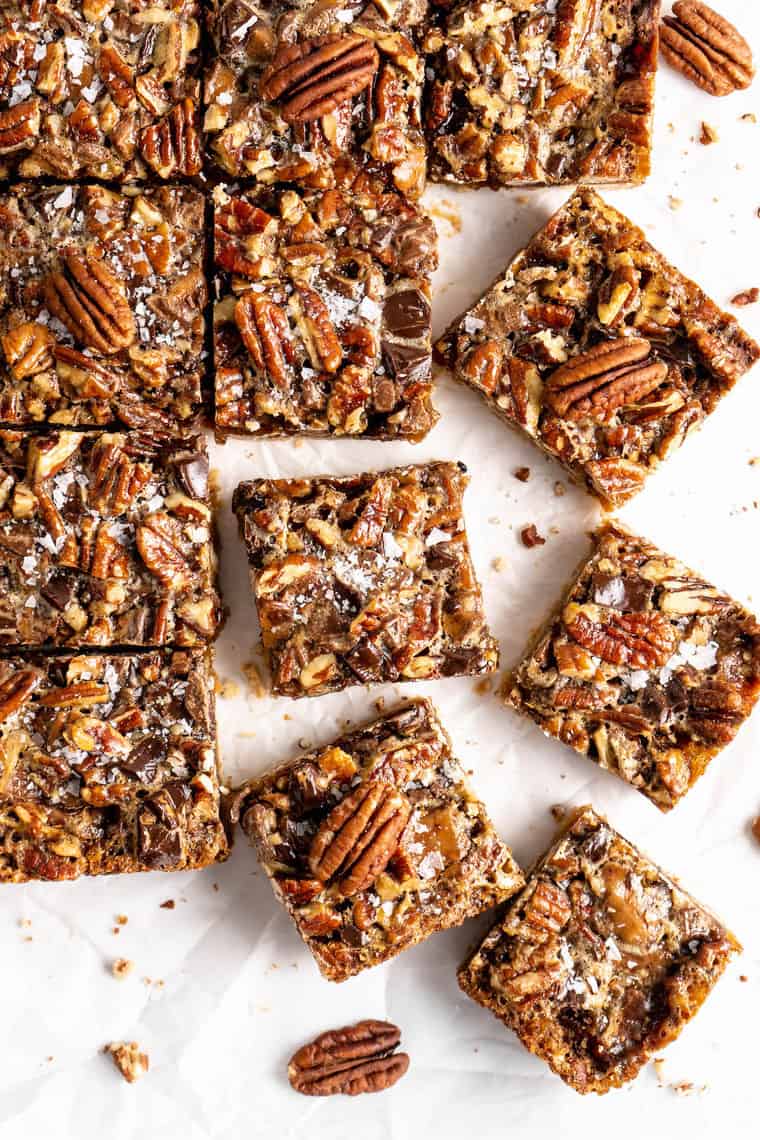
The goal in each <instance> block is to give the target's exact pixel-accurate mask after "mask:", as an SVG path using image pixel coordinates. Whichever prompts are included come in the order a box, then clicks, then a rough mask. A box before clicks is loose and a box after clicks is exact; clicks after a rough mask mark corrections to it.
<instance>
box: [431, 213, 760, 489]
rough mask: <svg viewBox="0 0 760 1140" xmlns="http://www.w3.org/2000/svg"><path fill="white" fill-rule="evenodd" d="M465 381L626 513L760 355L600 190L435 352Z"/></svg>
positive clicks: (549, 232)
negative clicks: (656, 472)
mask: <svg viewBox="0 0 760 1140" xmlns="http://www.w3.org/2000/svg"><path fill="white" fill-rule="evenodd" d="M435 347H436V352H437V354H438V356H439V358H440V359H441V360H442V361H444V362H445V363H446V364H448V365H449V366H450V367H451V368H452V370H453V372H454V374H455V376H456V377H457V379H459V380H461V381H462V382H463V383H465V384H467V385H468V387H470V388H473V389H474V390H475V391H476V392H478V393H480V395H481V396H483V397H484V398H485V399H486V401H487V402H488V404H489V406H490V407H491V409H492V410H493V411H495V412H496V413H497V415H499V416H501V417H502V418H503V419H504V420H506V421H507V422H508V423H509V424H511V425H513V426H515V427H518V428H520V429H521V430H522V431H524V432H525V433H526V434H528V435H529V436H530V437H531V438H532V439H534V440H535V442H536V443H537V444H538V445H539V446H540V447H542V448H543V449H544V450H545V451H547V452H548V453H549V454H550V455H552V456H554V457H555V458H556V459H558V460H559V461H560V462H561V463H563V464H564V465H565V467H566V468H567V469H568V471H570V473H571V474H572V475H573V476H574V478H575V479H576V480H577V481H578V482H582V483H584V484H585V485H586V487H587V488H588V489H589V490H590V491H591V492H592V493H593V494H595V495H597V496H598V497H599V498H600V499H601V500H602V502H603V503H604V504H605V506H608V507H619V506H621V505H622V504H623V503H625V502H626V501H627V500H628V499H630V498H631V497H632V496H633V495H635V494H636V493H637V492H638V491H640V490H641V488H642V486H643V484H644V481H645V479H646V477H647V475H648V474H649V473H650V472H651V471H652V470H653V469H655V468H656V467H658V466H659V464H660V463H661V462H662V461H663V460H665V459H666V458H667V457H668V456H669V455H670V454H672V453H673V452H674V451H675V450H676V449H677V448H678V447H679V446H680V445H681V443H682V442H683V441H684V440H685V438H686V437H687V435H689V434H690V433H691V432H693V431H694V430H695V428H697V427H698V426H699V425H700V424H701V423H702V422H703V421H704V420H705V419H706V417H707V416H708V415H709V414H710V413H711V412H712V411H713V410H714V409H715V407H716V406H717V404H718V402H719V400H720V399H721V398H722V397H723V396H724V395H725V394H726V392H728V391H729V390H730V389H731V388H732V387H733V386H734V384H735V383H736V382H737V380H738V379H739V378H740V377H741V376H742V375H743V374H744V373H745V372H746V371H748V369H750V368H751V367H752V365H753V364H755V362H756V361H757V360H758V359H760V347H758V345H756V344H755V342H754V341H753V340H752V339H751V338H750V337H749V336H747V334H746V333H744V332H743V331H742V329H741V328H740V327H739V325H738V324H737V323H736V321H735V320H734V319H733V318H732V317H730V316H729V315H728V314H725V313H722V312H721V311H720V310H719V309H718V307H717V306H716V305H715V304H714V303H713V302H712V301H710V300H709V298H707V297H706V296H705V294H704V293H703V292H702V291H701V289H699V288H698V286H696V285H695V284H694V283H693V282H691V281H689V280H688V279H687V278H685V277H684V276H683V275H682V274H680V273H679V272H678V271H677V270H676V269H674V268H673V267H672V266H671V265H669V264H668V263H667V262H666V261H665V259H664V258H663V257H662V256H661V255H660V254H659V253H658V252H657V251H656V250H655V249H653V248H652V246H651V245H650V244H649V243H648V242H647V241H646V239H645V238H644V235H643V233H642V232H641V231H640V230H639V229H637V228H636V226H634V225H633V223H632V222H630V221H628V219H627V218H625V217H624V216H623V215H622V214H619V213H618V212H617V211H616V210H613V209H612V208H611V207H610V206H608V205H606V203H605V202H603V201H602V199H601V198H599V196H598V195H597V194H595V193H594V191H592V190H580V191H579V192H578V193H577V194H575V195H574V196H573V197H572V198H571V199H570V200H569V202H567V203H566V205H565V206H564V207H563V208H562V209H561V210H560V211H559V212H558V213H557V214H555V215H554V217H553V218H551V219H550V220H549V221H548V222H547V224H546V225H545V226H544V228H543V229H542V230H540V231H539V232H538V233H537V234H536V235H535V237H534V238H533V239H532V240H531V241H530V242H529V243H528V245H527V247H526V248H525V249H524V250H523V251H522V252H521V253H519V254H518V255H517V256H516V257H515V258H514V260H513V261H512V263H511V264H510V265H509V267H508V268H507V270H506V271H505V273H504V274H503V275H502V277H501V278H500V279H499V280H498V281H497V282H496V283H495V284H494V285H493V286H492V288H491V289H490V290H489V291H488V292H487V293H486V294H485V296H484V297H482V298H481V300H480V301H478V302H477V304H475V305H474V306H473V307H472V309H470V310H469V312H467V313H465V314H464V315H463V316H462V317H460V318H458V319H457V320H456V321H455V322H454V324H453V325H452V326H451V327H450V328H449V330H448V331H447V332H446V333H445V334H444V336H443V337H442V338H441V339H440V340H439V341H438V343H437V344H436V346H435Z"/></svg>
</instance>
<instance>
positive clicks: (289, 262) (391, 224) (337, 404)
mask: <svg viewBox="0 0 760 1140" xmlns="http://www.w3.org/2000/svg"><path fill="white" fill-rule="evenodd" d="M336 182H337V183H338V185H336V187H335V188H334V189H331V190H326V191H314V190H298V189H295V188H289V189H283V188H281V187H280V188H277V189H270V188H268V187H265V188H262V189H259V190H256V191H252V192H250V191H249V192H247V193H244V192H242V191H232V192H229V193H228V192H227V191H226V190H224V189H222V188H221V187H218V188H217V190H216V191H215V197H216V227H215V229H216V264H217V280H218V286H217V295H218V297H219V298H220V299H219V301H218V302H217V304H216V307H215V315H214V345H215V357H216V360H215V365H216V368H215V372H216V426H217V428H219V429H220V430H221V431H232V432H239V433H247V434H251V435H257V436H261V437H265V436H278V435H299V434H308V435H322V436H328V435H335V436H340V435H344V436H345V435H347V436H359V435H362V436H366V437H367V438H372V439H405V440H411V441H413V442H416V441H418V440H420V439H422V437H423V436H424V435H426V434H427V432H428V431H429V430H430V428H431V427H433V425H434V424H435V422H436V420H437V419H438V416H437V414H436V412H435V411H434V410H433V406H432V403H431V390H432V378H431V357H430V347H431V330H430V276H431V274H432V272H433V270H434V269H435V267H436V264H437V256H436V233H435V227H434V226H433V223H432V221H431V220H430V219H429V218H428V217H426V216H425V215H424V214H423V213H421V212H420V211H419V210H418V209H417V208H416V207H415V206H413V205H411V204H410V203H408V202H406V201H405V200H404V199H403V198H402V197H401V196H400V195H399V194H396V193H394V192H389V191H387V190H384V188H383V185H382V183H380V180H379V179H378V178H371V177H369V176H368V175H367V174H366V173H360V172H358V171H357V170H356V169H355V168H352V167H348V166H344V167H343V169H342V170H341V172H340V174H336Z"/></svg>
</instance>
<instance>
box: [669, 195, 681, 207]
mask: <svg viewBox="0 0 760 1140" xmlns="http://www.w3.org/2000/svg"><path fill="white" fill-rule="evenodd" d="M668 205H669V206H670V208H671V210H680V209H681V207H682V206H683V198H676V197H675V195H674V194H669V195H668Z"/></svg>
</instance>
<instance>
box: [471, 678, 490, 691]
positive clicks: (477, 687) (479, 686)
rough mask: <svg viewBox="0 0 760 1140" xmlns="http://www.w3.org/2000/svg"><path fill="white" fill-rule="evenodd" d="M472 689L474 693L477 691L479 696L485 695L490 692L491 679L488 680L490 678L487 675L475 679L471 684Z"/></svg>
mask: <svg viewBox="0 0 760 1140" xmlns="http://www.w3.org/2000/svg"><path fill="white" fill-rule="evenodd" d="M473 691H474V692H476V693H479V694H480V695H481V696H485V695H486V693H490V692H491V681H490V679H489V678H488V677H481V678H480V680H479V681H476V682H475V684H474V685H473Z"/></svg>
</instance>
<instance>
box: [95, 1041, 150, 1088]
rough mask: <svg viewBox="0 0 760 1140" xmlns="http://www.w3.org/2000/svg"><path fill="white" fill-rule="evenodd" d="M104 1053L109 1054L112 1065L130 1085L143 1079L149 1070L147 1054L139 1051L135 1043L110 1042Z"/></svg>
mask: <svg viewBox="0 0 760 1140" xmlns="http://www.w3.org/2000/svg"><path fill="white" fill-rule="evenodd" d="M104 1052H105V1053H110V1054H111V1056H112V1058H113V1063H114V1065H116V1068H117V1069H118V1070H119V1072H120V1073H121V1075H122V1076H123V1078H124V1080H125V1081H128V1082H129V1084H130V1085H131V1084H134V1082H135V1081H137V1080H139V1078H140V1077H144V1076H145V1074H146V1073H147V1071H148V1069H149V1068H150V1059H149V1057H148V1054H147V1053H143V1052H142V1051H141V1049H140V1046H139V1045H138V1044H137V1042H136V1041H112V1042H111V1044H110V1045H106V1047H105V1049H104Z"/></svg>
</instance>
